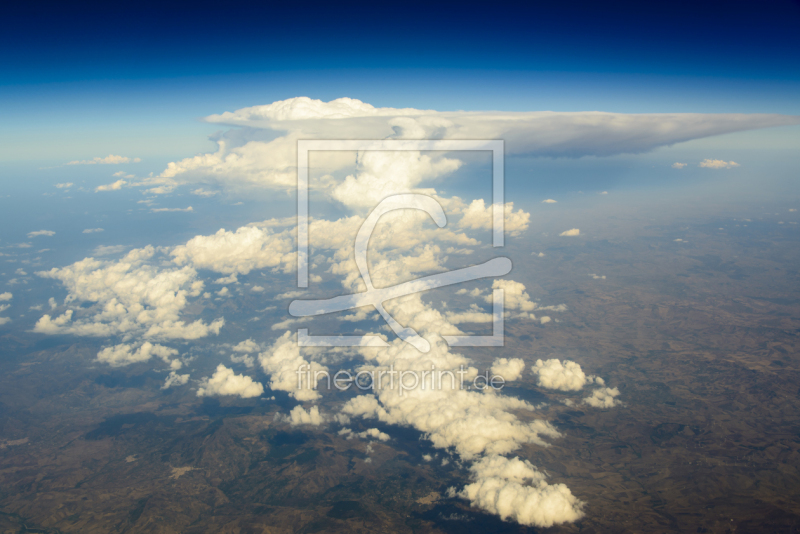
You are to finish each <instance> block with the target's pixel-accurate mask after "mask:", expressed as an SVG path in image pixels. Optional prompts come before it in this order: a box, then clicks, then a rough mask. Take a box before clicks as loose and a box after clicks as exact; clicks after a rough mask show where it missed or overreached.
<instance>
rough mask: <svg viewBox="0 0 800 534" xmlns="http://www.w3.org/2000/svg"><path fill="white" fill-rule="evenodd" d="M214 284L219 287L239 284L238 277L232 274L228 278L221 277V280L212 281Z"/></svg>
mask: <svg viewBox="0 0 800 534" xmlns="http://www.w3.org/2000/svg"><path fill="white" fill-rule="evenodd" d="M214 283H215V284H219V285H225V284H238V283H239V277H238V276H236V273H233V274H231V275H229V276H223V277H221V278H217V279H216V280H214Z"/></svg>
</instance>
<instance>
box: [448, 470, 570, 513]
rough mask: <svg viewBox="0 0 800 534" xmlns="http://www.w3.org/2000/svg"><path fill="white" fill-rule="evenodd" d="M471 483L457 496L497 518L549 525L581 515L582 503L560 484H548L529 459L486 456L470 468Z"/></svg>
mask: <svg viewBox="0 0 800 534" xmlns="http://www.w3.org/2000/svg"><path fill="white" fill-rule="evenodd" d="M470 471H471V474H472V478H473V480H474V482H473V483H472V484H469V485H468V486H466V487H465V488H464V489H463V490H462V491H461V492H460V493H459V494H458V495H459V496H460V497H462V498H465V499H467V500H469V501H470V503H471V504H472V505H473V506H477V507H479V508H482V509H484V510H486V511H487V512H490V513H493V514H497V515H499V516H500V519H503V520H508V519H513V520H514V521H516V522H517V523H520V524H522V525H527V526H537V527H551V526H553V525H556V524H559V523H566V522H572V521H577V520H578V519H580V518H581V517H583V515H584V514H583V506H584V503H583V502H582V501H580V500H578V499H577V498H576V497H575V496H574V495H573V494H572V492H571V491H570V490H569V488H568V487H567V486H565V485H564V484H548V483H547V480H546V477H545V475H544V474H543V473H542V472H541V471H539V470H538V469H536V467H534V466H533V465H532V464H531V463H530V462H529V461H527V460H520V459H519V458H513V459H509V458H504V457H502V456H497V455H490V456H487V457H485V458H482V459H481V460H480V461H478V462H475V463H474V464H473V465H472V467H470Z"/></svg>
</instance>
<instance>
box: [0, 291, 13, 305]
mask: <svg viewBox="0 0 800 534" xmlns="http://www.w3.org/2000/svg"><path fill="white" fill-rule="evenodd" d="M12 298H14V295H12V294H11V293H9V292H8V291H6V292H5V293H0V302H3V301H6V300H11V299H12Z"/></svg>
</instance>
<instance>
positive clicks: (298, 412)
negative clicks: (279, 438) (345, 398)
mask: <svg viewBox="0 0 800 534" xmlns="http://www.w3.org/2000/svg"><path fill="white" fill-rule="evenodd" d="M281 419H282V420H283V421H286V422H287V423H289V424H290V425H292V426H298V425H311V426H319V425H321V424H322V423H324V422H325V418H324V417H323V416H322V415H321V414H320V413H319V406H312V407H311V409H309V410H308V411H305V410H304V409H303V407H302V406H299V405H298V406H295V407H294V408H292V411H290V412H289V415H288V416H284V417H282V418H281Z"/></svg>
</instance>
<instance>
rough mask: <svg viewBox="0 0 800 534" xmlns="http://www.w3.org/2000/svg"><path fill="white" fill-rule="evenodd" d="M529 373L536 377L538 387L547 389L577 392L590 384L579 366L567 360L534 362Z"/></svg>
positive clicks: (589, 380) (590, 380) (589, 379)
mask: <svg viewBox="0 0 800 534" xmlns="http://www.w3.org/2000/svg"><path fill="white" fill-rule="evenodd" d="M531 372H532V373H533V374H535V375H537V378H538V382H537V383H538V384H539V386H541V387H543V388H547V389H557V390H560V391H578V390H580V389H581V388H583V386H584V385H586V384H588V383H591V382H592V379H591V378H587V377H586V374H585V373H584V372H583V370H582V369H581V366H580V365H578V364H577V363H575V362H573V361H569V360H564V361H563V362H562V361H561V360H558V359H555V358H553V359H550V360H545V361H542V360H536V363H535V364H534V366H533V368H532V369H531Z"/></svg>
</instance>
